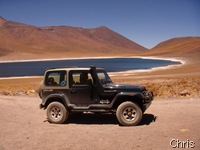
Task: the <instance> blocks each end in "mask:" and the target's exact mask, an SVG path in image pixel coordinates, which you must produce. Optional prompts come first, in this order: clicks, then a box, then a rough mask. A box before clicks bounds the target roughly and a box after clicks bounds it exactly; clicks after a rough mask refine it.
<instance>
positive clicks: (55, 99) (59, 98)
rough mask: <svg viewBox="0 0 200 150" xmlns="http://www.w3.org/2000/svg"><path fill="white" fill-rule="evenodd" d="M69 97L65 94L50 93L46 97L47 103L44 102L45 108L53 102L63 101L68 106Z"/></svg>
mask: <svg viewBox="0 0 200 150" xmlns="http://www.w3.org/2000/svg"><path fill="white" fill-rule="evenodd" d="M67 101H68V99H67V97H65V96H62V95H60V94H58V95H50V96H48V97H47V98H46V100H45V104H44V108H45V109H46V108H47V107H48V105H49V104H50V103H52V102H60V103H62V104H63V105H64V106H65V107H67V106H68V105H67V104H68V102H67Z"/></svg>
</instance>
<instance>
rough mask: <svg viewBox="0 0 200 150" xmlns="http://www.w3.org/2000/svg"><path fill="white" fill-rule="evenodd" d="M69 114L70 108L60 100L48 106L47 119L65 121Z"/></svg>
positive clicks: (54, 121) (53, 121) (55, 121)
mask: <svg viewBox="0 0 200 150" xmlns="http://www.w3.org/2000/svg"><path fill="white" fill-rule="evenodd" d="M68 116H69V111H68V109H66V107H65V106H64V105H63V104H62V103H60V102H52V103H50V104H49V105H48V107H47V119H48V121H49V122H50V123H57V124H58V123H64V122H65V121H66V120H67V118H68Z"/></svg>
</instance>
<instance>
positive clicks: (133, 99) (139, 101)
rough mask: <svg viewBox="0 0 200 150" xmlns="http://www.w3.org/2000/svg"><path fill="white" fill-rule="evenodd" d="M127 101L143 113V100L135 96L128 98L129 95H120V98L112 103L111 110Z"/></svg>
mask: <svg viewBox="0 0 200 150" xmlns="http://www.w3.org/2000/svg"><path fill="white" fill-rule="evenodd" d="M127 101H131V102H133V103H135V104H137V105H138V106H139V107H140V108H141V110H142V111H143V99H142V98H141V97H140V96H137V95H134V96H130V95H121V96H119V97H118V98H117V99H116V100H115V102H114V104H113V106H112V108H113V109H117V107H118V106H119V105H120V104H122V103H123V102H127Z"/></svg>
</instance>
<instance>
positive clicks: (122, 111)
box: [116, 101, 143, 126]
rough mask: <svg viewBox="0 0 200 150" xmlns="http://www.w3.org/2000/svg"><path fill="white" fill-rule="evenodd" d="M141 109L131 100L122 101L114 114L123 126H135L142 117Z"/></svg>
mask: <svg viewBox="0 0 200 150" xmlns="http://www.w3.org/2000/svg"><path fill="white" fill-rule="evenodd" d="M142 115H143V113H142V110H141V109H140V107H139V106H138V105H137V104H135V103H133V102H130V101H128V102H123V103H122V104H120V105H119V106H118V108H117V111H116V116H117V119H118V121H119V123H120V124H121V125H123V126H135V125H137V124H138V123H139V122H140V121H141V119H142Z"/></svg>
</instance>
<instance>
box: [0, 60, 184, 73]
mask: <svg viewBox="0 0 200 150" xmlns="http://www.w3.org/2000/svg"><path fill="white" fill-rule="evenodd" d="M174 64H180V62H174V61H169V60H157V59H141V58H95V59H70V60H51V61H30V62H12V63H11V62H9V63H0V77H20V76H41V75H43V74H44V72H45V70H46V69H47V68H57V67H59V68H60V67H71V66H77V67H88V66H91V65H94V66H96V67H99V68H104V69H105V70H106V71H107V72H119V71H128V70H140V69H150V68H155V67H161V66H168V65H174Z"/></svg>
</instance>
